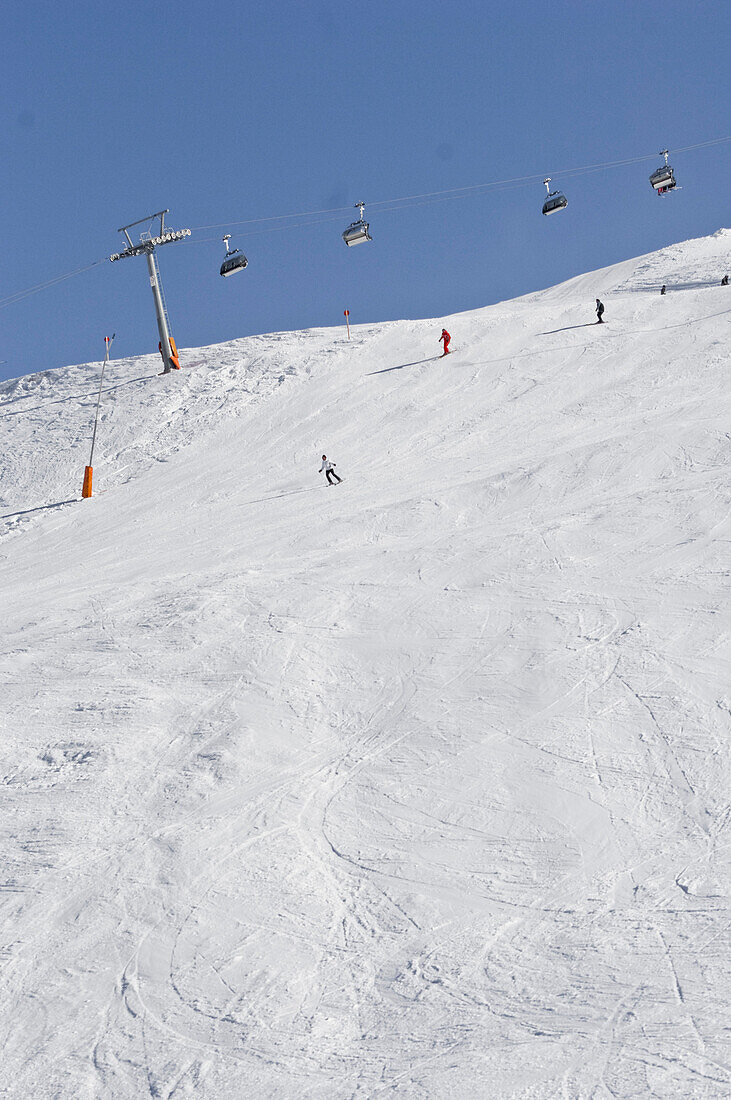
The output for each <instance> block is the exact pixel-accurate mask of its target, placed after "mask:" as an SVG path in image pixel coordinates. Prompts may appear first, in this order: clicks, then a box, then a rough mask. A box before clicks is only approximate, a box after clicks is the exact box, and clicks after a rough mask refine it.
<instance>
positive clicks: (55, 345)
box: [0, 0, 731, 377]
mask: <svg viewBox="0 0 731 1100" xmlns="http://www.w3.org/2000/svg"><path fill="white" fill-rule="evenodd" d="M0 51H1V54H2V57H1V62H2V63H1V64H0V84H1V86H2V92H3V94H2V115H3V134H4V138H5V142H4V143H5V156H4V157H3V160H2V167H1V168H0V172H1V177H0V178H1V182H2V194H3V214H4V217H3V225H2V228H3V248H2V258H1V260H0V300H4V299H6V298H7V297H8V296H10V295H13V294H15V293H16V292H17V291H21V290H24V289H25V288H28V287H32V286H34V285H35V284H38V283H41V282H43V281H45V280H50V279H53V278H55V277H56V276H58V275H62V274H64V273H66V272H69V271H73V270H75V269H77V268H81V267H83V266H84V265H86V264H89V263H92V262H93V261H95V260H99V259H101V258H102V257H105V256H107V255H109V254H110V253H112V252H114V251H117V249H118V248H119V246H120V238H119V235H118V234H117V232H116V230H117V228H118V226H120V225H123V224H125V223H126V222H129V221H133V220H135V219H136V218H140V217H142V216H143V215H146V214H148V213H151V212H153V211H156V210H159V209H162V208H165V207H169V208H170V210H171V214H170V215H169V218H168V220H169V221H170V222H171V224H173V225H174V226H177V227H198V226H208V225H211V224H213V223H225V224H223V225H221V227H220V228H219V227H216V228H215V229H212V230H200V231H197V232H195V233H194V234H193V236H192V237H191V238H190V239H189V240H186V241H184V242H182V243H180V244H175V245H170V246H168V247H166V248H164V249H162V250H160V252H159V253H158V255H159V260H160V267H161V270H162V277H163V281H164V285H165V291H166V295H167V299H168V305H169V309H170V315H171V320H172V328H173V334H174V336H175V337H176V339H177V342H178V345H179V346H180V347H182V348H185V347H196V346H200V345H203V344H210V343H217V342H219V341H223V340H228V339H233V338H235V337H239V336H245V335H248V334H251V333H256V332H270V331H278V330H287V329H292V328H306V327H310V326H316V325H334V324H338V323H339V322H340V321H341V320H342V312H343V309H344V308H346V307H347V308H349V309H350V312H351V320H352V321H353V322H354V323H358V322H363V321H377V320H387V319H395V318H404V317H428V316H434V317H439V316H441V315H445V314H449V313H452V312H454V311H457V310H463V309H471V308H475V307H478V306H481V305H486V304H488V303H490V302H494V301H497V300H500V299H502V298H507V297H512V296H515V295H517V294H521V293H525V292H528V291H529V290H533V289H537V288H539V287H543V286H548V285H550V284H552V283H555V282H558V281H560V280H561V279H564V278H567V277H569V276H571V275H574V274H577V273H579V272H581V271H586V270H591V269H593V268H597V267H601V266H603V265H606V264H609V263H613V262H615V261H617V260H620V259H623V258H627V257H630V256H634V255H638V254H640V253H643V252H648V251H651V250H653V249H656V248H660V247H662V246H663V245H666V244H668V243H670V242H672V241H675V240H681V239H685V238H687V237H692V236H701V235H704V234H707V233H712V232H714V231H715V230H716V229H718V228H720V227H721V226H724V225H726V226H728V225H729V222H730V220H731V214H730V213H729V205H728V192H729V178H730V177H731V143H727V144H725V145H720V146H715V147H710V148H708V149H700V150H696V151H694V152H688V153H684V154H681V155H678V156H675V157H673V156H671V163H672V164H673V167H674V168H675V171H676V175H677V178H678V183H679V185H682V190H678V191H676V192H675V193H674V194H672V195H669V196H667V197H663V198H658V197H657V196H656V195H655V194H654V193H653V192H652V190H651V188H650V186H649V183H648V180H647V177H648V175H649V173H650V172H651V171H652V169H653V168H654V167H656V166H657V164H659V163H660V158H659V157H655V158H654V159H653V160H650V161H648V162H646V163H641V164H638V165H637V164H636V165H633V166H628V167H625V168H613V169H608V170H605V171H599V172H595V173H592V174H589V175H580V176H577V177H575V178H571V177H568V178H565V179H563V180H562V178H561V175H560V170H561V169H562V168H564V169H568V168H572V167H578V166H582V165H588V164H595V163H604V162H607V161H614V160H621V159H624V158H631V157H637V156H642V155H643V154H654V153H655V152H656V151H657V150H659V149H662V148H664V147H666V146H667V147H669V148H670V149H671V151H672V150H673V148H676V149H678V148H681V147H683V146H688V145H693V144H695V143H697V142H703V141H707V140H711V139H714V138H718V137H723V136H726V135H728V134H730V133H731V111H730V110H729V107H730V106H731V96H730V93H729V82H728V59H729V56H731V2H729V0H694V2H693V3H688V0H663V2H660V0H652V2H648V0H604V2H601V3H599V2H595V0H553V2H552V3H548V2H546V3H534V2H531V0H522V2H521V0H514V2H513V3H505V0H500V2H496V0H479V2H475V0H469V2H466V0H452V2H451V3H448V2H445V0H420V2H419V3H416V2H412V0H389V2H386V0H372V2H366V3H364V4H360V5H343V4H336V3H334V2H332V0H311V2H310V3H306V4H304V3H299V2H298V3H295V2H293V0H283V2H277V0H273V2H270V3H268V4H248V3H242V2H241V0H237V2H231V0H209V2H207V3H201V2H199V0H181V2H178V3H175V4H160V5H157V4H149V3H145V2H141V0H127V2H125V3H124V4H119V3H113V4H112V3H109V2H107V0H101V2H95V3H90V2H88V0H75V2H74V3H69V2H68V0H67V2H63V0H62V2H60V3H59V2H56V3H50V2H48V0H36V2H34V3H31V4H26V5H22V4H17V3H16V4H12V5H8V6H7V8H6V11H5V15H4V26H3V35H2V42H1V44H0ZM533 174H537V175H540V176H543V175H544V174H548V175H552V176H553V177H554V182H555V185H556V186H559V187H561V188H562V189H563V190H565V192H566V194H567V197H568V199H569V207H568V209H567V210H566V211H565V212H563V213H561V214H558V215H555V216H554V217H551V218H544V217H542V216H541V204H542V201H543V197H544V194H545V189H544V188H543V185H542V183H541V182H540V180H538V182H532V183H530V184H528V185H525V186H521V187H514V188H508V189H505V190H500V191H494V192H486V193H485V192H483V193H480V192H476V193H474V194H471V195H469V196H467V197H459V198H452V199H449V200H448V201H442V202H438V203H428V204H424V205H412V206H410V207H407V208H406V209H402V210H400V211H387V210H382V211H378V210H377V209H373V210H369V209H368V207H366V216H367V217H369V220H370V224H371V233H372V236H373V243H372V244H366V245H361V246H359V247H357V248H354V249H348V248H346V247H345V245H344V244H343V242H342V240H341V237H340V234H341V232H342V230H343V229H344V228H345V226H346V225H347V224H348V222H349V221H350V220H351V212H350V211H346V212H344V213H343V214H341V215H335V217H334V220H327V219H326V218H325V219H324V220H320V219H319V218H312V219H310V220H311V221H313V222H316V223H317V224H312V225H310V226H308V227H305V228H298V229H294V230H292V231H291V232H288V233H286V232H281V231H277V232H271V231H269V232H262V230H265V229H266V230H271V229H272V228H273V227H274V226H277V225H278V224H279V223H276V222H274V223H263V224H258V225H248V226H240V227H237V226H236V225H235V224H234V223H236V222H241V221H244V220H247V219H258V218H267V217H270V216H277V215H280V214H289V213H296V212H299V211H317V210H322V209H330V208H332V207H341V206H342V207H349V206H351V205H352V203H354V202H355V201H356V200H359V199H361V198H363V199H364V200H365V201H366V202H368V201H371V202H374V203H375V202H380V201H382V200H388V199H391V198H393V197H399V196H404V195H415V194H423V193H426V192H436V191H441V190H447V189H451V188H460V187H469V186H471V185H473V184H481V183H487V182H491V181H494V180H502V179H509V178H514V177H519V176H524V175H533ZM323 217H324V216H323ZM305 220H306V219H305ZM227 226H228V227H230V232H231V233H232V234H233V235H234V241H233V244H234V245H239V246H240V247H242V248H243V249H244V251H245V252H246V254H247V256H248V258H249V267H248V268H247V270H246V271H244V272H242V273H241V274H237V275H235V276H232V277H231V278H229V279H225V280H224V279H221V278H220V277H219V274H218V270H219V267H220V263H221V259H222V256H223V245H222V244H221V242H220V240H219V238H220V236H222V234H223V233H224V232H226V229H227ZM244 231H246V232H244ZM210 237H213V238H214V240H213V241H207V240H206V239H207V238H210ZM729 267H730V268H731V260H730V263H729ZM716 274H720V273H716V272H711V273H709V275H710V277H714V276H715V275H716ZM590 304H591V303H590ZM112 331H114V332H116V333H117V341H116V343H115V345H114V354H115V355H116V356H122V355H134V354H141V353H144V352H149V351H153V350H154V349H156V347H157V339H158V337H157V331H156V326H155V318H154V310H153V303H152V296H151V293H150V288H149V283H148V280H147V272H146V265H145V262H144V259H142V258H139V259H129V260H125V261H123V262H121V263H118V264H110V263H108V262H106V263H104V264H100V265H99V266H97V267H94V268H93V269H92V270H90V271H88V272H86V273H84V274H82V275H79V276H77V277H75V278H72V279H69V280H67V281H65V282H62V283H59V284H58V285H57V286H55V287H52V288H50V289H48V290H46V291H43V292H41V293H38V294H34V295H31V296H29V297H27V298H25V299H23V300H22V301H20V302H18V303H15V304H11V305H7V306H4V307H3V308H1V309H0V360H5V362H4V363H3V364H0V377H13V376H15V375H19V374H23V373H26V372H28V371H36V370H42V369H46V368H48V367H57V366H62V365H64V364H67V363H78V362H85V361H89V360H99V359H101V357H102V355H103V344H102V339H103V336H104V335H105V334H108V333H111V332H112ZM453 336H455V337H458V334H457V333H453Z"/></svg>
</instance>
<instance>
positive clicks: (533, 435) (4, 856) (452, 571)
mask: <svg viewBox="0 0 731 1100" xmlns="http://www.w3.org/2000/svg"><path fill="white" fill-rule="evenodd" d="M730 245H731V232H729V231H728V230H725V231H720V233H719V234H716V235H715V236H714V237H711V238H707V239H703V240H698V241H690V242H686V243H684V244H682V245H678V246H675V247H673V248H670V249H666V250H663V251H662V252H660V253H656V254H653V255H652V256H649V257H641V258H640V259H638V260H632V261H628V262H626V263H623V264H619V265H617V266H616V267H614V268H608V269H605V270H603V271H601V272H597V273H595V274H593V275H586V276H582V277H580V278H578V279H574V280H571V281H570V282H569V283H566V284H563V285H562V286H559V287H556V288H553V289H551V290H548V291H545V292H542V293H538V294H531V295H527V296H526V297H524V298H521V299H518V300H517V301H514V302H506V303H502V304H500V305H496V306H493V307H490V308H487V309H482V310H477V311H474V312H471V313H464V314H460V315H457V316H454V317H449V318H438V319H437V320H436V321H402V322H395V323H389V324H379V325H370V326H360V327H356V328H355V329H354V330H353V340H352V341H351V342H350V343H348V342H347V341H346V340H345V338H344V336H345V334H344V332H343V331H340V330H312V331H308V332H299V333H279V334H275V335H272V336H265V337H253V338H249V339H245V340H239V341H235V342H233V343H230V344H225V345H220V346H218V347H211V348H205V349H202V350H201V351H188V352H187V353H184V355H183V361H184V362H188V363H195V364H197V365H194V366H191V367H190V368H186V369H184V370H182V371H181V372H180V373H179V374H174V375H172V376H170V377H159V376H158V374H157V371H158V370H159V360H158V358H157V356H150V357H148V358H146V359H137V360H134V361H133V360H128V361H124V360H121V361H117V362H113V363H112V364H110V367H109V369H108V374H107V375H106V376H105V392H104V397H103V419H102V421H101V423H100V429H99V436H98V441H97V454H96V456H95V463H94V465H95V472H94V484H95V495H94V497H93V499H92V500H86V501H80V500H79V499H78V497H79V495H80V487H81V479H82V474H83V467H84V465H85V463H86V461H87V460H88V446H89V440H90V431H91V423H92V420H93V412H94V405H95V401H96V388H97V386H98V378H99V364H96V365H91V366H90V365H87V366H84V367H73V368H69V369H67V370H64V371H54V372H52V373H46V374H42V375H35V376H32V377H25V378H22V379H19V380H17V381H15V382H11V383H7V384H5V385H4V386H2V387H0V431H1V432H2V440H3V452H4V458H3V471H2V501H1V503H2V509H1V511H0V515H1V516H2V519H1V520H0V525H1V529H2V530H1V535H2V537H0V572H1V577H2V580H1V582H0V584H1V587H0V599H1V601H2V607H3V625H4V631H3V633H4V655H3V663H2V698H3V706H2V720H3V724H2V772H1V774H2V809H3V813H2V847H1V848H0V884H1V888H2V899H1V900H2V918H1V924H0V927H2V932H3V935H2V940H1V941H0V942H1V943H2V982H1V985H0V989H1V990H2V1025H3V1031H2V1040H3V1069H4V1072H3V1089H4V1093H3V1094H4V1095H6V1096H9V1097H13V1098H18V1100H21V1098H22V1100H26V1098H28V1097H34V1098H49V1100H50V1098H54V1100H61V1098H63V1100H81V1098H97V1097H98V1098H114V1100H119V1098H130V1100H138V1098H140V1097H145V1096H151V1097H164V1098H173V1097H175V1098H180V1097H186V1096H195V1097H201V1098H206V1100H208V1098H210V1100H223V1098H247V1100H248V1098H256V1100H260V1098H303V1100H304V1098H307V1100H322V1098H328V1100H329V1098H333V1100H341V1098H342V1100H345V1098H351V1097H363V1098H365V1097H369V1098H370V1097H386V1096H398V1097H408V1098H420V1100H421V1098H435V1100H442V1098H447V1097H455V1098H459V1100H472V1098H474V1100H482V1098H485V1097H500V1098H502V1097H511V1098H512V1097H515V1098H524V1100H527V1098H529V1097H530V1098H546V1097H548V1098H552V1097H556V1098H559V1097H560V1098H564V1100H568V1098H589V1097H596V1098H601V1097H622V1098H629V1097H647V1096H653V1097H683V1098H686V1100H687V1098H689V1097H704V1098H706V1097H713V1098H715V1097H725V1096H728V1095H729V1092H730V1091H731V1072H730V1071H729V1068H728V1066H729V1061H728V1049H727V1048H726V1049H725V1050H724V1045H723V1044H724V1032H723V1020H724V1013H725V1009H726V1006H727V1003H728V993H729V969H728V962H727V958H728V956H727V950H726V949H727V942H726V937H727V930H728V901H727V898H726V897H725V896H724V868H723V863H722V860H723V857H724V855H725V853H726V852H727V850H728V836H727V832H728V824H729V812H728V806H727V795H728V789H729V786H728V771H727V743H728V741H727V739H728V732H729V711H730V709H731V677H729V660H728V658H729V647H728V630H729V619H728V600H727V596H728V576H729V544H730V542H731V520H730V519H729V509H728V504H729V487H728V485H729V483H728V460H729V438H730V437H729V423H730V422H731V420H730V418H729V400H728V370H729V355H728V346H729V334H730V326H729V321H730V320H731V288H728V287H726V288H721V287H719V286H717V285H711V284H717V283H718V282H719V281H720V277H721V275H722V274H723V273H724V271H725V270H726V269H727V268H729V267H731V262H729V252H730V247H729V246H730ZM374 247H375V246H374ZM661 282H665V283H667V284H668V288H669V292H668V294H667V295H666V296H665V297H660V296H659V294H658V287H659V284H660V283H661ZM676 286H678V287H680V286H683V287H686V288H687V289H680V290H675V289H674V288H675V287H676ZM242 287H243V283H242ZM242 292H243V291H242ZM596 296H600V297H601V298H602V299H603V300H604V302H605V305H606V314H605V319H606V321H607V323H606V324H605V325H604V326H603V327H602V326H596V325H593V324H592V323H591V322H593V320H594V314H593V303H594V298H595V297H596ZM442 324H446V327H447V328H448V329H449V330H450V331H451V333H452V336H453V343H452V347H453V349H454V354H452V355H450V356H448V357H447V358H445V359H435V358H434V356H435V355H436V354H437V353H438V351H439V350H440V348H439V345H438V343H437V338H438V336H439V332H440V329H441V326H442ZM323 452H325V453H326V454H327V455H328V456H329V457H330V458H332V459H334V460H335V461H336V462H337V464H338V467H337V468H338V472H339V473H341V474H342V475H343V476H344V478H345V481H344V482H343V484H342V485H340V486H336V487H333V488H328V487H327V486H326V485H325V484H324V475H318V472H317V471H318V469H319V465H320V456H321V455H322V453H323Z"/></svg>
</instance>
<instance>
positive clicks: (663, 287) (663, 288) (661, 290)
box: [660, 283, 666, 294]
mask: <svg viewBox="0 0 731 1100" xmlns="http://www.w3.org/2000/svg"><path fill="white" fill-rule="evenodd" d="M665 292H666V291H665V283H663V284H662V286H661V287H660V293H661V294H665Z"/></svg>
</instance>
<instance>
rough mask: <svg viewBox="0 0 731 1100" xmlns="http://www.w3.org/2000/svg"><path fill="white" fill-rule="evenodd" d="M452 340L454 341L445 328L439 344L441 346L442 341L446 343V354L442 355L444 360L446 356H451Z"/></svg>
mask: <svg viewBox="0 0 731 1100" xmlns="http://www.w3.org/2000/svg"><path fill="white" fill-rule="evenodd" d="M451 339H452V337H451V336H450V335H449V333H448V332H447V330H446V329H445V328H443V329H442V335H441V336H440V337H439V343H440V344H441V342H442V340H443V341H444V352H443V353H442V358H444V356H445V355H449V341H450V340H451Z"/></svg>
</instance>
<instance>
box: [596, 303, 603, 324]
mask: <svg viewBox="0 0 731 1100" xmlns="http://www.w3.org/2000/svg"><path fill="white" fill-rule="evenodd" d="M603 313H604V306H603V304H602V303H601V302H600V301H599V299H598V298H597V300H596V323H597V324H598V325H603V324H604V322H603V320H602V314H603Z"/></svg>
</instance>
